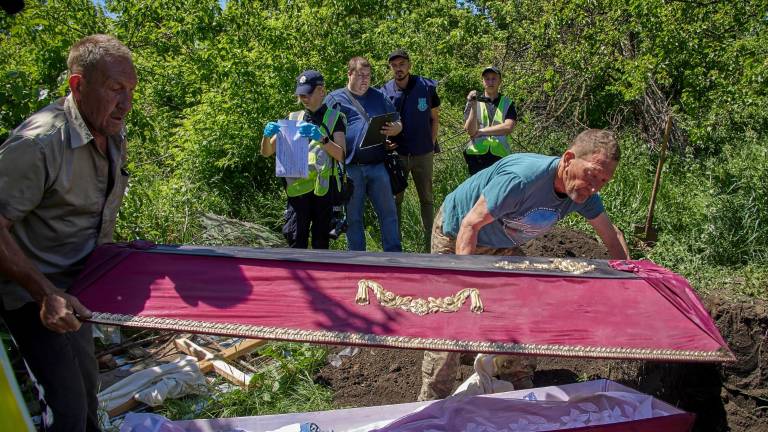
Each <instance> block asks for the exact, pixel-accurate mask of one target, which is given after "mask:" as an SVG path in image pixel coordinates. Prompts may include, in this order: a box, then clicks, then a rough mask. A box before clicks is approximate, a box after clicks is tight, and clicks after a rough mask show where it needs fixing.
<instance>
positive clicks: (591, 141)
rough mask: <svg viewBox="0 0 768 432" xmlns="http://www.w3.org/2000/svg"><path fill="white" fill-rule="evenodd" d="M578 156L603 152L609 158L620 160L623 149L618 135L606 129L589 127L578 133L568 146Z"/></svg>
mask: <svg viewBox="0 0 768 432" xmlns="http://www.w3.org/2000/svg"><path fill="white" fill-rule="evenodd" d="M568 149H569V150H572V151H573V153H574V154H575V155H576V157H577V158H580V159H581V158H585V157H587V156H591V155H593V154H595V153H602V154H603V155H604V156H605V157H606V158H607V159H608V160H612V161H616V162H618V161H619V159H621V149H620V148H619V143H618V141H617V140H616V135H615V134H614V133H613V132H611V131H608V130H605V129H587V130H585V131H584V132H582V133H580V134H578V135H577V136H576V138H574V139H573V142H572V143H571V145H570V146H568Z"/></svg>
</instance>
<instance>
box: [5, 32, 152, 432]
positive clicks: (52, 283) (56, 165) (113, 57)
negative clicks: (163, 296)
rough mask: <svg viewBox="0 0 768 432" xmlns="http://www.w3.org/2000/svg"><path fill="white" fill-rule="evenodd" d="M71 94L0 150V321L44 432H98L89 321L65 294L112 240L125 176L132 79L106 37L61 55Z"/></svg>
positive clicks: (126, 61)
mask: <svg viewBox="0 0 768 432" xmlns="http://www.w3.org/2000/svg"><path fill="white" fill-rule="evenodd" d="M67 65H68V67H69V88H70V90H71V93H70V94H69V95H68V96H67V97H65V98H62V99H60V100H58V101H56V102H55V103H53V104H51V105H49V106H47V107H46V108H44V109H42V110H41V111H39V112H37V113H35V114H33V115H32V116H31V117H30V118H28V119H27V120H26V121H25V122H24V123H22V124H21V125H20V126H19V127H18V128H16V129H15V130H14V131H13V132H12V133H11V135H10V137H9V138H8V140H7V141H6V142H5V143H3V144H2V146H0V301H1V302H2V304H0V314H1V315H2V317H3V319H4V321H5V322H6V324H7V326H8V328H9V329H10V331H11V335H12V336H13V338H14V340H15V342H16V344H17V345H18V347H19V350H20V351H21V354H22V356H23V357H24V359H25V361H26V362H27V364H28V365H29V368H30V370H31V372H32V374H33V375H34V376H35V378H36V380H37V382H38V383H39V384H40V386H41V387H42V391H41V399H43V401H44V402H45V405H46V406H47V408H48V409H45V410H44V422H45V424H46V430H51V431H85V430H88V431H90V430H99V425H98V418H97V415H96V408H97V404H98V400H97V398H96V385H97V383H96V379H97V367H96V359H95V357H94V347H93V338H92V335H91V328H90V325H87V324H83V323H81V322H80V319H82V318H88V317H89V316H90V312H89V311H88V310H87V309H86V308H85V307H84V306H83V305H82V304H80V302H79V301H77V299H76V298H75V297H73V296H71V295H69V294H67V293H66V291H67V289H68V288H69V287H70V285H71V284H72V282H73V281H74V279H75V277H76V276H77V274H78V273H79V272H80V270H82V268H83V266H84V264H85V260H86V258H87V257H88V255H89V254H90V253H91V252H92V251H93V249H94V248H95V247H96V245H98V244H101V243H105V242H109V241H111V240H112V233H113V231H114V227H115V219H116V217H117V211H118V208H119V207H120V203H121V201H122V197H123V194H124V192H125V187H126V185H127V180H128V175H127V173H126V171H125V169H124V168H123V166H124V164H125V158H126V151H125V150H126V143H125V138H124V133H123V131H124V120H125V116H126V115H127V114H128V112H129V111H130V109H131V103H132V98H133V91H134V88H135V87H136V81H137V79H136V71H135V69H134V67H133V61H132V59H131V53H130V51H129V50H128V48H127V47H125V45H123V44H122V43H120V41H118V40H117V39H115V38H114V37H112V36H107V35H93V36H88V37H86V38H84V39H82V40H80V41H79V42H77V43H76V44H75V45H74V46H73V47H72V49H71V50H70V53H69V58H68V60H67Z"/></svg>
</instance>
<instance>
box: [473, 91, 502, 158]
mask: <svg viewBox="0 0 768 432" xmlns="http://www.w3.org/2000/svg"><path fill="white" fill-rule="evenodd" d="M489 105H492V104H491V103H490V102H477V108H478V110H479V112H478V114H477V115H478V118H477V121H478V122H479V123H480V128H484V127H488V126H495V125H498V124H502V123H504V119H505V118H506V116H507V111H509V108H510V107H511V106H512V101H511V100H510V99H509V98H508V97H506V96H502V97H501V100H500V101H499V106H498V107H497V108H496V112H495V113H494V114H493V119H491V118H490V116H489V115H488V111H489ZM488 150H490V151H491V154H493V155H495V156H498V157H504V156H507V155H509V154H511V153H512V150H511V149H510V148H509V143H508V142H507V136H506V135H501V136H482V137H478V138H474V139H473V140H472V141H470V142H469V145H467V150H466V152H467V154H469V155H475V156H477V155H484V154H486V153H488Z"/></svg>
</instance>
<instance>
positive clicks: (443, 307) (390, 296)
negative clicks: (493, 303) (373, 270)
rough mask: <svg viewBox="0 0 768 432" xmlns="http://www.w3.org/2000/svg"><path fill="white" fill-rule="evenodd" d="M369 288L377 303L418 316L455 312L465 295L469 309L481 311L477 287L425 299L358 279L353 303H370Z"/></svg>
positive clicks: (481, 306)
mask: <svg viewBox="0 0 768 432" xmlns="http://www.w3.org/2000/svg"><path fill="white" fill-rule="evenodd" d="M369 288H370V289H371V290H373V292H374V294H376V300H378V301H379V304H381V305H382V306H385V307H388V308H396V309H403V310H405V311H408V312H411V313H415V314H416V315H420V316H421V315H427V314H431V313H438V312H446V313H450V312H457V311H458V310H459V309H461V306H462V305H463V304H464V302H465V301H466V300H467V297H469V298H470V300H471V303H470V307H469V310H471V311H472V312H474V313H481V312H482V311H483V302H482V301H481V300H480V291H479V290H478V289H477V288H464V289H463V290H461V291H459V292H457V293H456V294H454V295H452V296H448V297H443V298H434V297H427V298H426V299H423V298H413V297H412V296H399V295H397V294H395V293H393V292H390V291H387V290H385V289H384V287H382V286H381V284H379V283H378V282H376V281H372V280H368V279H360V281H358V282H357V297H356V298H355V303H357V304H359V305H367V304H369V303H370V301H369V300H368V289H369Z"/></svg>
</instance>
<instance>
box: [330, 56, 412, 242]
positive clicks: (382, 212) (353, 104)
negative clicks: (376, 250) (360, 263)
mask: <svg viewBox="0 0 768 432" xmlns="http://www.w3.org/2000/svg"><path fill="white" fill-rule="evenodd" d="M347 77H348V82H347V86H346V87H344V88H340V89H338V90H334V91H333V92H331V93H330V94H329V95H328V96H327V97H326V99H325V103H326V104H327V105H328V106H330V107H333V108H334V109H338V110H341V112H343V113H344V115H345V116H346V118H347V135H346V147H347V152H346V154H347V158H346V163H347V175H348V176H349V178H351V179H352V183H353V184H354V188H353V192H352V197H351V198H350V200H349V202H348V203H347V223H348V224H349V228H348V230H347V245H348V248H349V250H361V251H362V250H365V230H364V219H363V211H364V209H365V197H366V195H367V196H368V199H370V200H371V204H373V209H374V210H375V211H376V215H377V216H378V219H379V224H380V225H381V245H382V248H383V249H384V251H385V252H400V251H402V247H401V246H400V230H399V229H398V224H397V209H396V208H395V199H394V197H393V196H392V187H391V186H390V183H389V173H387V169H386V168H385V167H384V157H385V155H386V151H387V149H386V144H385V143H384V142H382V143H380V144H378V145H369V146H366V147H361V144H362V142H363V137H364V136H365V133H366V131H367V130H368V119H369V118H371V117H374V116H378V115H382V114H388V113H394V118H395V121H393V122H389V123H386V124H385V125H384V126H383V127H382V128H381V133H382V134H384V135H386V136H388V137H392V136H395V135H397V134H399V133H400V131H401V130H402V129H403V126H402V124H401V123H400V116H399V114H397V111H396V110H395V107H394V106H393V105H392V103H391V102H390V101H389V99H387V98H386V97H385V96H384V95H383V94H382V93H381V92H380V91H378V90H376V89H373V88H370V85H371V64H370V63H369V62H368V60H366V59H364V58H363V57H353V58H352V59H350V60H349V64H348V68H347Z"/></svg>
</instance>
